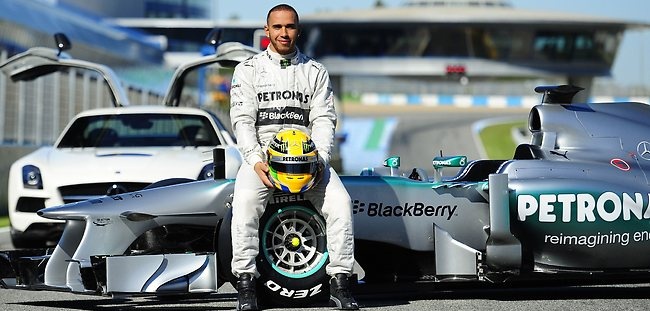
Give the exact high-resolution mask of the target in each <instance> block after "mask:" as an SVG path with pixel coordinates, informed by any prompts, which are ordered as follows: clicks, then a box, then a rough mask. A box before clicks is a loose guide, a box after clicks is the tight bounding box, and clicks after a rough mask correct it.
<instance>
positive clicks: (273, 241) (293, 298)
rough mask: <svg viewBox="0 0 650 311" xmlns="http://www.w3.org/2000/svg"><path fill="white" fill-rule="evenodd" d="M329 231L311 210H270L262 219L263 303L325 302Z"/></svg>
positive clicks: (259, 260)
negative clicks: (327, 238) (326, 233)
mask: <svg viewBox="0 0 650 311" xmlns="http://www.w3.org/2000/svg"><path fill="white" fill-rule="evenodd" d="M325 232H326V231H325V221H324V220H323V218H322V217H321V216H320V215H319V214H318V213H317V212H316V211H314V210H313V209H311V208H307V207H305V206H300V205H291V206H284V207H279V208H277V207H276V208H269V209H267V211H266V212H265V213H264V215H263V216H262V218H261V219H260V253H259V255H258V256H257V269H258V272H259V273H260V277H259V279H258V285H259V289H258V291H259V294H258V296H259V299H260V301H261V303H272V304H280V305H305V304H311V303H314V302H317V301H325V300H324V299H325V296H326V295H327V292H328V288H327V275H326V273H325V266H326V265H327V263H328V262H329V260H328V259H329V257H328V252H327V240H326V235H325ZM267 300H268V301H267Z"/></svg>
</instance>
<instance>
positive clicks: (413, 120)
mask: <svg viewBox="0 0 650 311" xmlns="http://www.w3.org/2000/svg"><path fill="white" fill-rule="evenodd" d="M344 112H345V113H349V114H350V115H357V116H359V115H361V116H369V117H373V116H385V115H390V116H396V117H399V119H400V122H399V124H398V126H397V128H396V129H395V131H394V134H393V137H392V142H391V146H392V147H391V150H390V151H391V153H395V154H399V155H400V156H401V157H402V166H403V167H409V166H413V167H423V168H427V167H429V166H430V161H431V158H432V156H433V155H435V154H438V153H439V152H440V149H442V150H443V152H444V153H445V154H446V155H452V154H464V155H467V156H468V158H469V159H475V158H478V157H479V152H478V151H477V149H476V145H475V144H474V142H473V134H472V133H471V127H472V124H473V123H474V122H475V121H476V120H480V119H484V118H491V117H503V116H515V117H522V118H525V117H526V116H527V111H520V110H517V111H513V110H508V111H494V110H488V109H485V110H480V109H467V110H453V109H448V110H447V109H442V108H400V109H396V108H394V107H382V108H377V109H366V108H363V107H361V109H356V107H355V108H351V109H349V110H344ZM11 248H12V246H11V243H10V241H9V236H8V232H7V231H6V230H3V229H0V249H11ZM222 289H223V290H224V292H223V293H220V294H213V295H209V296H206V297H187V298H184V299H182V300H162V299H158V298H155V297H136V298H131V299H113V298H111V297H102V296H91V295H79V294H72V293H67V292H52V291H25V290H15V289H0V310H7V311H14V310H235V304H236V301H235V293H234V290H233V289H232V287H230V286H224V287H222ZM398 290H399V289H398V288H391V287H386V288H381V289H377V290H374V289H359V290H358V291H356V292H355V296H356V298H357V300H358V301H359V303H360V305H361V307H362V310H391V311H403V310H453V311H463V310H525V311H530V310H648V309H650V283H641V284H629V285H628V284H622V285H592V286H567V285H566V284H554V286H548V285H544V284H540V283H528V284H522V285H521V286H519V287H499V286H479V287H477V286H466V285H464V284H461V285H458V283H455V284H438V286H437V287H427V286H418V287H417V288H415V289H409V290H407V292H406V293H399V291H398ZM268 309H269V310H331V309H332V308H331V307H329V306H327V304H325V303H324V304H322V305H318V306H312V307H308V308H283V307H274V308H268Z"/></svg>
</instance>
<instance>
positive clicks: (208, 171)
mask: <svg viewBox="0 0 650 311" xmlns="http://www.w3.org/2000/svg"><path fill="white" fill-rule="evenodd" d="M212 178H214V163H210V164H207V165H206V166H204V167H203V169H201V173H200V174H199V177H197V179H198V180H204V179H212Z"/></svg>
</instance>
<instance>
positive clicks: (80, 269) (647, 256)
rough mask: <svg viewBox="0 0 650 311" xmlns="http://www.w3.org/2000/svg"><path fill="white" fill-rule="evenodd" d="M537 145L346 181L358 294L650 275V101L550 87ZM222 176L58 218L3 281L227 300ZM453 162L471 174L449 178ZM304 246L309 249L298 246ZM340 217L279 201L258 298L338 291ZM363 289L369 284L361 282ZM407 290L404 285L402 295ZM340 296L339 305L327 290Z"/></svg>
mask: <svg viewBox="0 0 650 311" xmlns="http://www.w3.org/2000/svg"><path fill="white" fill-rule="evenodd" d="M535 90H536V91H537V92H538V93H542V94H543V96H542V103H541V104H539V105H537V106H535V107H533V108H532V109H531V111H530V114H529V119H528V129H529V130H530V132H531V133H532V138H531V142H530V143H529V144H522V145H519V146H518V147H517V149H516V151H515V153H514V156H513V158H512V159H507V160H473V161H467V158H466V157H465V156H447V157H435V158H434V159H433V166H434V168H435V171H434V174H433V176H432V177H429V176H427V173H426V171H425V170H423V169H418V168H414V169H412V170H411V169H407V170H405V171H404V172H405V173H402V171H401V169H400V168H399V158H397V157H394V158H389V159H388V160H387V161H386V162H385V163H384V164H385V166H386V167H387V168H385V167H378V168H369V169H365V170H363V172H362V173H361V174H360V175H358V176H342V177H341V178H342V181H343V183H344V184H345V186H346V188H347V190H348V192H349V193H350V196H351V198H352V201H353V202H352V203H353V214H354V233H355V256H356V260H357V265H356V266H355V272H354V273H355V277H356V280H357V282H356V283H357V285H356V287H355V288H363V286H370V285H372V284H378V285H383V284H392V286H391V287H393V288H400V287H401V286H400V285H407V284H422V283H432V284H434V285H435V284H436V283H442V282H452V281H453V282H456V283H459V282H464V283H468V284H471V283H474V284H492V283H497V284H509V283H510V284H512V283H515V282H516V281H517V280H522V279H527V280H549V279H551V280H563V279H584V280H593V279H595V278H597V279H599V280H611V281H612V282H613V281H615V280H617V279H618V277H623V278H629V279H637V278H646V279H647V277H648V276H649V274H648V271H649V270H650V252H648V251H647V250H648V248H649V247H650V244H649V243H650V242H649V241H650V228H648V219H649V218H650V191H649V189H648V184H649V180H648V176H649V174H648V173H649V172H650V170H649V169H650V139H649V138H648V137H647V136H646V135H648V134H647V133H648V130H649V128H648V127H649V124H648V121H647V120H648V119H649V118H650V106H648V105H646V104H642V103H634V102H624V103H572V98H573V96H574V95H575V93H577V92H578V91H579V90H580V88H577V87H573V86H567V85H564V86H544V87H538V88H536V89H535ZM213 155H214V159H215V170H216V172H215V175H217V176H221V177H219V178H215V179H211V180H203V181H191V182H184V181H183V180H172V181H166V182H162V183H161V184H159V185H156V184H154V185H152V186H151V187H149V188H148V189H145V190H141V191H136V192H132V193H126V194H119V195H113V196H106V197H101V198H95V199H92V200H87V201H83V202H77V203H72V204H66V205H62V206H59V207H51V208H46V209H43V210H40V211H39V215H41V216H42V217H46V218H51V219H61V220H65V221H66V227H65V230H64V233H63V236H62V238H61V240H60V241H59V243H58V245H57V246H56V248H54V249H53V250H52V249H49V250H14V251H4V252H1V254H2V255H1V256H0V257H1V258H2V259H0V277H2V285H3V286H5V287H11V288H24V289H53V290H68V291H72V292H77V293H95V294H101V295H120V296H121V295H142V294H151V295H167V294H170V295H184V294H196V293H202V294H210V293H216V292H218V291H219V288H220V286H221V285H222V284H223V283H225V282H233V281H234V280H233V277H232V275H230V260H231V246H230V218H229V217H230V216H229V215H230V209H231V206H230V204H231V200H232V197H231V196H232V190H233V184H234V182H235V181H234V180H233V179H232V178H233V177H234V176H233V175H232V174H226V173H223V174H217V171H219V170H221V172H228V171H230V172H232V170H230V169H227V167H228V164H229V163H230V160H231V159H229V155H228V154H227V153H223V152H221V151H220V150H219V149H215V151H214V153H213ZM446 167H458V168H459V171H458V173H457V174H456V175H455V176H444V175H443V174H442V170H443V169H444V168H446ZM296 238H298V239H297V240H298V241H299V243H295V241H296ZM326 240H327V239H326V236H325V223H324V220H323V218H322V217H321V216H320V215H319V214H318V212H316V211H315V210H314V208H313V206H312V205H311V204H310V203H309V202H308V201H305V200H304V198H303V196H301V195H300V194H285V193H276V194H275V195H274V196H273V197H272V199H271V200H270V202H269V203H268V207H267V209H266V211H265V214H264V215H263V216H262V218H261V220H260V231H259V241H260V254H259V256H258V258H257V264H258V269H259V278H258V280H259V281H258V284H259V286H260V288H259V289H258V295H259V296H260V299H263V300H265V301H267V302H268V303H282V304H284V305H301V304H309V303H314V302H318V301H321V300H322V299H325V298H324V296H325V295H327V291H328V286H326V284H327V281H328V278H327V276H326V274H325V266H326V265H327V263H328V252H327V248H326V243H327V241H326ZM353 279H354V278H353ZM396 285H397V286H396ZM325 297H326V296H325Z"/></svg>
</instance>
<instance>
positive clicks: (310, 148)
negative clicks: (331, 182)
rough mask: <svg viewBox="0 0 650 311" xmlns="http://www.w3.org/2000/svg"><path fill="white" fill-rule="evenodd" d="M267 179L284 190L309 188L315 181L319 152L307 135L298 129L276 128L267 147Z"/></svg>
mask: <svg viewBox="0 0 650 311" xmlns="http://www.w3.org/2000/svg"><path fill="white" fill-rule="evenodd" d="M267 154H268V164H269V179H270V180H271V182H272V183H273V185H274V186H275V187H276V188H278V189H280V190H282V191H283V192H287V193H301V192H304V191H307V190H309V189H311V188H312V187H313V186H314V185H315V184H316V182H317V180H318V177H319V176H318V175H319V174H320V172H319V171H320V167H319V163H318V151H316V145H315V144H314V142H313V141H312V140H311V137H310V136H309V134H307V133H305V132H303V131H301V130H298V129H284V130H281V131H279V132H278V133H277V134H276V135H275V137H273V140H271V143H270V144H269V148H268V149H267Z"/></svg>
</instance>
